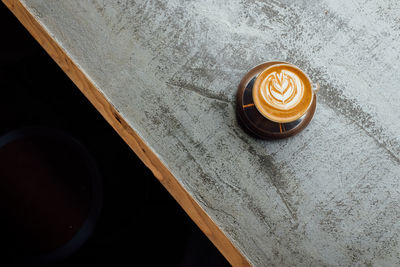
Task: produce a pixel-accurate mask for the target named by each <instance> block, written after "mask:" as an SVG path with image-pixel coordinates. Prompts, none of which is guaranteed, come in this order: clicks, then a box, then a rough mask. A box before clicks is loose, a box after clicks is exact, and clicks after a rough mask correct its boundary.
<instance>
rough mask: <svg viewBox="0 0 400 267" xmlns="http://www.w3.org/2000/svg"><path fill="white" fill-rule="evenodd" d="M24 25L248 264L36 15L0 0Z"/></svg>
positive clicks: (213, 235)
mask: <svg viewBox="0 0 400 267" xmlns="http://www.w3.org/2000/svg"><path fill="white" fill-rule="evenodd" d="M2 1H3V3H4V4H5V5H6V6H7V7H8V8H9V9H10V10H11V11H12V12H13V13H14V15H15V16H16V17H17V18H18V20H19V21H20V22H21V23H22V24H23V25H24V26H25V28H26V29H27V30H28V31H29V32H30V34H31V35H32V36H33V37H34V38H35V39H36V40H37V41H38V42H39V44H40V45H41V46H42V47H43V48H44V49H45V50H46V52H47V53H48V54H49V55H50V56H51V57H52V58H53V60H54V61H55V62H56V63H57V64H58V65H59V66H60V67H61V68H62V69H63V70H64V72H65V73H66V74H67V75H68V77H69V78H70V79H71V80H72V81H73V82H74V83H75V85H76V86H77V87H78V88H79V89H80V90H81V91H82V93H83V94H84V95H85V96H86V97H87V98H88V99H89V101H90V102H91V103H92V104H93V105H94V106H95V107H96V109H97V110H98V111H99V112H100V113H101V115H102V116H103V117H104V118H105V119H106V120H107V122H108V123H109V124H110V125H111V126H112V127H113V128H114V130H115V131H116V132H117V133H118V134H119V135H120V136H121V137H122V138H123V140H124V141H125V142H126V143H127V144H128V145H129V146H130V148H131V149H132V150H133V151H134V152H135V153H136V155H137V156H138V157H139V158H140V159H141V160H142V161H143V163H144V164H145V165H146V166H147V167H148V168H149V169H150V170H151V171H152V172H153V174H154V176H155V177H156V178H157V179H158V180H159V181H160V182H161V183H162V184H163V186H164V187H165V188H166V189H167V190H168V192H169V193H170V194H171V195H172V196H173V197H174V198H175V200H176V201H177V202H178V203H179V205H181V206H182V208H183V209H184V210H185V211H186V213H187V214H188V215H189V216H190V218H191V219H192V220H193V221H194V222H195V223H196V224H197V225H198V226H199V228H200V229H201V230H202V231H203V233H204V234H205V235H206V236H207V237H208V238H209V239H210V240H211V241H212V242H213V243H214V245H215V246H216V247H217V248H218V249H219V251H220V252H221V253H222V254H223V255H224V256H225V258H226V259H227V260H228V261H229V262H230V263H231V264H232V265H233V266H250V263H249V262H248V260H247V259H246V257H245V256H243V254H242V253H241V252H240V251H239V250H238V249H237V248H236V247H235V246H234V245H233V244H232V242H231V241H230V240H229V239H228V238H227V237H226V236H225V235H224V233H223V232H222V231H221V229H219V228H218V227H217V225H216V224H215V223H214V222H213V221H212V219H211V218H210V217H209V216H208V215H207V213H206V212H205V211H204V210H203V208H201V207H200V206H199V204H198V203H197V202H196V201H195V200H194V199H193V198H192V197H191V196H190V195H189V194H188V192H187V191H186V190H185V189H184V188H183V187H182V185H181V184H180V183H179V182H178V181H177V179H176V178H175V177H174V176H173V175H172V173H171V172H170V171H169V170H168V168H167V167H166V166H165V165H164V164H163V163H162V162H161V161H160V159H159V158H158V157H157V156H156V154H155V153H154V152H153V151H152V150H151V149H150V147H149V146H148V145H147V144H146V143H145V142H144V141H143V140H142V139H141V138H140V136H139V135H138V134H137V133H136V132H135V131H134V130H133V129H132V128H131V127H130V126H129V125H128V123H127V122H126V121H125V120H124V119H123V118H122V116H121V115H120V114H119V113H118V111H117V110H116V109H115V108H114V106H113V105H111V104H110V103H109V102H108V101H107V99H106V98H105V97H104V95H103V94H102V93H101V92H100V91H99V90H98V89H97V87H96V86H95V84H94V83H93V81H91V80H90V78H89V77H88V76H86V74H85V72H84V71H83V70H81V69H80V68H79V67H78V66H77V65H76V64H75V63H74V62H73V61H72V59H71V58H70V57H69V56H68V54H67V53H66V52H65V51H64V49H63V48H62V47H61V46H60V45H59V44H58V43H57V42H56V41H55V40H54V39H53V38H52V37H51V35H50V34H49V33H48V32H47V31H46V29H45V28H44V27H43V26H42V25H41V24H40V23H39V22H38V21H37V20H36V19H35V17H34V16H33V15H32V14H31V13H30V12H29V10H28V9H27V8H26V7H25V5H24V4H22V3H21V2H20V1H18V0H2Z"/></svg>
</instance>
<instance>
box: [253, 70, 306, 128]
mask: <svg viewBox="0 0 400 267" xmlns="http://www.w3.org/2000/svg"><path fill="white" fill-rule="evenodd" d="M313 95H314V93H313V91H312V85H311V81H310V79H309V78H308V77H307V75H306V74H305V73H304V72H303V71H301V70H300V69H299V68H297V67H296V66H294V65H291V64H278V65H273V66H271V67H269V68H266V69H265V70H264V71H263V72H262V73H260V75H259V76H258V77H257V79H256V81H255V83H254V86H253V100H254V104H255V106H256V108H257V109H258V111H259V112H260V113H261V114H262V115H263V116H264V117H266V118H267V119H269V120H271V121H274V122H278V123H288V122H292V121H295V120H297V119H298V118H300V117H301V116H303V115H304V113H306V111H307V110H308V108H309V106H310V105H311V102H312V100H313Z"/></svg>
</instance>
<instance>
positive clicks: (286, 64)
mask: <svg viewBox="0 0 400 267" xmlns="http://www.w3.org/2000/svg"><path fill="white" fill-rule="evenodd" d="M279 66H289V67H291V68H294V69H296V70H297V71H299V72H300V73H301V74H303V75H304V76H305V77H306V79H307V81H308V82H309V84H310V90H311V98H310V101H309V103H308V105H307V108H306V109H305V110H304V112H301V113H299V114H298V115H296V116H292V117H291V118H290V119H286V120H276V119H274V118H270V117H268V116H267V115H266V114H264V113H263V111H261V110H260V108H259V107H258V106H257V102H258V101H255V96H256V93H257V92H256V90H254V88H255V86H256V84H257V83H259V82H260V81H259V77H260V76H261V75H262V74H263V73H265V72H267V71H268V70H269V69H271V68H273V67H279ZM312 86H313V82H312V81H311V79H310V77H309V76H308V75H307V73H305V72H304V71H303V70H302V69H300V68H299V67H297V66H296V65H294V64H291V63H288V62H286V63H277V64H273V65H271V66H269V67H267V68H265V69H264V70H263V71H261V72H260V73H259V74H258V75H257V78H256V80H255V81H254V85H253V90H252V97H253V101H254V106H255V107H256V109H257V110H258V112H260V113H261V115H262V116H263V117H265V118H267V119H268V120H270V121H273V122H277V123H290V122H293V121H296V120H298V119H299V118H301V117H302V116H303V115H304V114H306V113H307V111H308V110H309V109H310V106H311V104H312V101H313V99H314V92H313V89H312ZM293 117H294V119H293Z"/></svg>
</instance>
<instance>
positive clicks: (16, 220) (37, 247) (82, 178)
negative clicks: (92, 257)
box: [0, 128, 103, 263]
mask: <svg viewBox="0 0 400 267" xmlns="http://www.w3.org/2000/svg"><path fill="white" fill-rule="evenodd" d="M102 193H103V192H102V183H101V177H100V172H99V171H98V168H97V166H96V164H95V161H94V159H93V158H92V157H91V155H90V154H89V152H88V151H87V150H86V148H85V147H84V146H83V145H82V144H80V143H79V142H78V141H77V140H76V139H74V138H73V137H71V136H70V135H68V134H66V133H64V132H61V131H58V130H54V129H48V128H25V129H20V130H15V131H12V132H10V133H8V134H6V135H4V136H2V137H0V234H1V239H0V244H1V251H0V253H1V254H2V258H3V259H6V260H7V261H10V262H11V263H21V262H22V263H51V262H56V261H58V260H61V259H63V258H65V257H67V256H69V255H70V254H72V253H73V252H75V251H76V250H77V249H79V248H80V247H81V246H82V245H83V244H84V243H85V241H86V240H87V239H88V238H89V236H90V235H91V234H92V232H93V230H94V226H95V224H96V221H97V218H98V216H99V213H100V210H101V206H102V197H103V194H102Z"/></svg>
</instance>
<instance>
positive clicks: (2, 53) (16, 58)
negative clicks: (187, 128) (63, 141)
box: [0, 3, 228, 266]
mask: <svg viewBox="0 0 400 267" xmlns="http://www.w3.org/2000/svg"><path fill="white" fill-rule="evenodd" d="M0 25H2V26H1V30H2V33H1V36H2V41H1V42H0V48H1V49H0V80H1V89H0V92H1V94H0V136H2V135H4V134H6V133H8V132H10V131H12V130H15V129H19V128H23V127H27V126H34V127H38V126H39V127H41V126H45V127H49V128H54V129H59V130H61V131H63V132H66V133H68V134H69V135H71V136H73V137H74V138H76V139H77V140H79V141H80V142H81V143H82V144H83V145H84V146H85V147H86V148H87V149H88V150H89V152H90V154H91V155H92V156H93V157H94V159H95V161H96V163H97V165H98V167H99V169H100V172H101V174H102V180H103V187H104V200H103V209H102V212H101V214H100V217H99V220H98V223H97V227H96V228H95V231H94V234H93V235H92V236H91V238H90V239H89V240H88V241H87V242H86V243H85V244H84V245H83V246H82V247H81V248H80V249H79V250H78V251H77V252H76V253H74V254H73V255H72V256H70V257H68V258H66V259H64V260H63V261H61V262H58V263H59V264H76V263H138V262H143V261H144V262H146V263H147V265H155V264H162V265H163V266H165V265H168V266H228V263H227V261H226V260H225V259H224V258H223V257H222V256H221V254H220V253H219V252H218V250H216V248H215V247H214V246H213V245H212V243H211V242H210V241H209V240H208V239H207V238H206V237H205V236H204V235H203V233H202V232H201V231H200V230H199V229H198V228H197V226H196V225H195V224H194V223H193V222H192V221H191V220H190V218H189V217H188V216H187V215H186V213H185V212H184V211H183V210H182V209H181V207H180V206H179V205H178V204H177V203H176V202H175V200H174V199H173V198H172V197H171V196H170V195H169V194H168V192H167V191H166V190H165V189H164V188H163V187H162V185H161V184H160V183H159V182H158V181H157V179H156V178H155V177H154V176H153V175H152V173H151V172H150V171H149V170H148V169H147V168H146V167H145V166H144V165H143V163H142V162H141V161H140V160H139V159H138V158H137V157H136V155H135V154H134V153H133V152H132V151H131V150H130V148H129V147H128V146H127V145H126V144H125V143H124V141H123V140H122V139H121V138H120V137H119V136H118V134H117V133H116V132H114V130H113V129H112V128H111V127H110V126H109V125H108V124H107V122H106V121H105V120H104V119H103V118H102V117H101V115H100V114H99V113H98V112H97V111H96V110H95V108H94V107H93V106H92V105H91V104H90V102H89V101H88V100H87V99H86V98H85V97H84V96H83V94H82V93H81V92H80V91H79V89H78V88H76V86H75V85H74V84H73V83H72V82H71V81H70V80H69V78H68V77H67V76H66V75H65V74H64V72H63V71H62V70H61V69H60V68H59V67H58V66H57V65H56V64H55V63H54V62H53V60H52V59H51V58H50V57H49V56H48V55H47V54H46V52H45V51H44V50H43V49H42V48H41V47H40V46H39V45H38V43H37V42H36V41H35V40H34V39H33V38H32V37H31V36H30V34H29V33H28V32H27V31H26V30H25V29H24V27H23V26H22V25H21V24H20V23H19V22H18V20H17V19H16V18H15V17H14V16H13V15H12V14H11V12H10V11H8V9H7V8H6V7H5V6H4V4H2V3H0ZM0 149H1V148H0ZM0 164H1V162H0ZM0 186H1V177H0ZM0 216H1V214H0ZM0 219H1V217H0ZM1 231H7V229H0V235H1ZM3 256H4V255H3ZM2 258H3V257H2Z"/></svg>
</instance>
